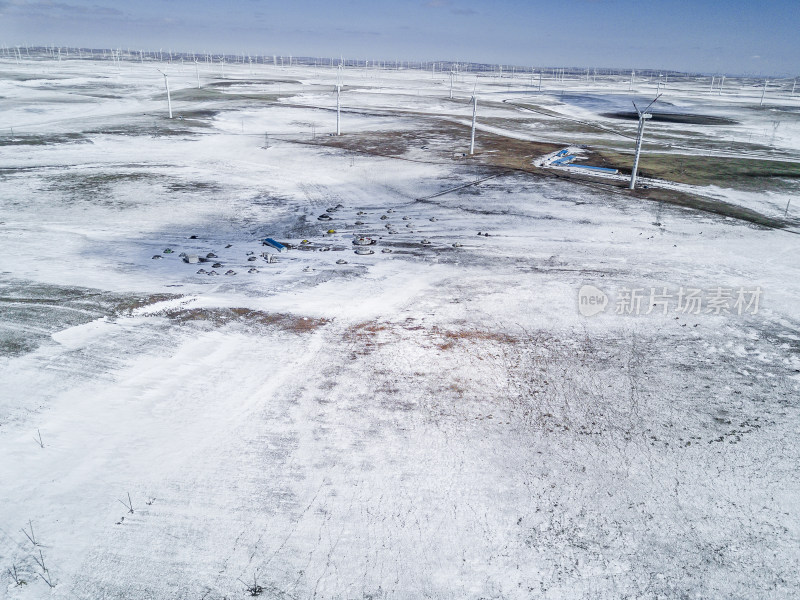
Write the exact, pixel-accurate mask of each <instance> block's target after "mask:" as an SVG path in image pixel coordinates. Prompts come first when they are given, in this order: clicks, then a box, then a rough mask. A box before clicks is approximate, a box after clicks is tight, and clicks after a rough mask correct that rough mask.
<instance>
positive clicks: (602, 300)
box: [578, 285, 608, 317]
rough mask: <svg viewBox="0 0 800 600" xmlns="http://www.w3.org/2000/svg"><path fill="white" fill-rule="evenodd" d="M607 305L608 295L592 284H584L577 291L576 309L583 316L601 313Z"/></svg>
mask: <svg viewBox="0 0 800 600" xmlns="http://www.w3.org/2000/svg"><path fill="white" fill-rule="evenodd" d="M606 306H608V296H607V295H606V293H605V292H604V291H603V290H599V289H597V288H596V287H594V286H593V285H584V286H583V287H581V289H580V290H579V291H578V310H579V311H580V313H581V314H582V315H583V316H584V317H592V316H594V315H596V314H597V313H601V312H603V311H604V310H605V309H606Z"/></svg>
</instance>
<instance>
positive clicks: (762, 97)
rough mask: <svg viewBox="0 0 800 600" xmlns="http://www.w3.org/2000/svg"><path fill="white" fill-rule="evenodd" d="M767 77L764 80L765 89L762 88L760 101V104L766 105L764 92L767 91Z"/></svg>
mask: <svg viewBox="0 0 800 600" xmlns="http://www.w3.org/2000/svg"><path fill="white" fill-rule="evenodd" d="M767 81H768V80H767V79H765V80H764V89H763V90H761V102H759V103H758V105H759V106H764V94H766V93H767Z"/></svg>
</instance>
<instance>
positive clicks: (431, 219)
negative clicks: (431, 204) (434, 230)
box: [428, 217, 439, 223]
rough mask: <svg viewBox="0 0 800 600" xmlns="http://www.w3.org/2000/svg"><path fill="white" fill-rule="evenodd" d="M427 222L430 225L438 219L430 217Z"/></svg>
mask: <svg viewBox="0 0 800 600" xmlns="http://www.w3.org/2000/svg"><path fill="white" fill-rule="evenodd" d="M428 220H429V221H430V222H431V223H435V222H436V221H438V220H439V219H437V218H436V217H431V218H430V219H428Z"/></svg>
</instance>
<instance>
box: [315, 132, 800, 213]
mask: <svg viewBox="0 0 800 600" xmlns="http://www.w3.org/2000/svg"><path fill="white" fill-rule="evenodd" d="M469 131H470V129H469V127H468V126H466V125H462V124H460V123H452V122H449V121H444V120H440V121H436V122H435V124H431V125H430V126H429V127H426V128H423V129H419V130H413V131H380V132H368V133H360V134H347V135H342V136H338V137H327V138H318V139H317V140H316V141H315V142H312V143H314V144H318V145H325V146H333V147H336V148H342V149H344V150H348V151H351V152H357V153H364V154H370V155H374V156H386V157H392V158H401V159H404V160H415V161H419V162H430V163H440V162H446V163H454V162H460V163H470V164H475V165H481V166H483V167H489V168H492V167H496V168H502V169H509V170H514V171H517V172H523V173H528V174H530V175H532V176H542V177H552V178H556V179H564V180H568V181H573V182H575V183H579V184H582V185H589V186H591V187H596V188H597V189H604V190H613V191H614V192H615V193H618V194H622V195H626V196H632V197H634V198H638V199H641V200H654V201H658V202H666V203H668V204H674V205H676V206H683V207H685V208H691V209H694V210H699V211H702V212H706V213H710V214H715V215H719V216H722V217H729V218H732V219H737V220H740V221H745V222H748V223H753V224H755V225H759V226H762V227H769V228H773V229H780V228H784V227H786V226H787V225H789V224H791V223H789V222H786V221H784V220H781V219H776V218H772V217H768V216H766V215H763V214H761V213H759V212H757V211H754V210H751V209H748V208H744V207H741V206H737V205H735V204H729V203H727V202H722V201H720V200H716V199H713V198H708V197H704V196H701V195H699V194H690V193H687V192H683V191H678V190H674V189H665V188H657V187H650V188H639V189H637V190H634V191H629V190H628V189H627V187H628V186H627V182H625V181H614V180H608V179H604V178H598V177H593V176H591V175H585V174H577V173H572V172H568V171H559V172H554V171H553V170H552V169H540V168H538V167H535V166H534V165H533V161H534V160H535V159H536V158H538V157H540V156H542V155H545V154H549V153H551V152H554V151H556V150H559V149H561V148H563V144H554V143H550V142H537V141H528V140H518V139H515V138H509V137H505V136H502V135H498V134H495V133H489V132H485V131H481V132H480V133H479V135H478V136H477V138H476V152H475V154H474V155H473V156H466V154H465V153H466V151H467V144H468V140H469ZM423 146H425V147H426V148H427V149H428V151H429V153H430V160H426V159H424V158H416V157H415V158H413V159H411V158H408V157H407V156H406V155H407V154H408V152H409V150H411V149H412V148H422V147H423ZM454 149H456V151H454ZM622 158H623V157H622V156H621V155H616V154H613V153H609V152H608V151H603V152H595V151H591V150H590V151H588V155H587V164H592V165H595V166H600V167H611V168H620V169H621V171H622V172H623V173H624V172H625V170H626V168H625V166H624V161H622ZM651 162H652V161H651ZM684 162H685V161H684ZM722 162H724V161H722ZM722 162H720V163H719V164H722ZM751 162H752V161H751ZM767 162H770V168H772V167H775V166H776V165H777V164H778V163H775V162H774V161H767ZM653 164H655V163H653ZM681 164H684V163H681ZM621 165H622V166H621ZM712 166H718V165H717V163H714V165H712ZM778 166H781V170H779V171H768V170H767V171H765V170H764V169H765V168H766V167H765V165H760V164H759V165H755V166H753V165H750V167H751V171H752V170H753V169H755V171H752V172H751V171H748V173H747V174H748V176H751V177H754V176H756V175H758V176H762V179H763V177H766V176H767V175H769V176H770V177H772V178H775V177H778V176H783V175H785V174H786V173H789V172H790V171H791V172H790V175H791V176H793V177H794V176H795V175H796V172H795V170H793V169H794V167H791V168H788V167H786V165H785V164H783V163H781V164H780V165H778ZM706 167H707V170H709V169H710V170H713V169H711V166H709V165H706ZM784 167H786V168H784ZM681 168H683V167H681V166H680V165H678V166H675V167H673V168H672V170H669V169H667V168H664V169H663V172H661V171H659V172H657V173H653V175H654V176H658V175H663V176H664V177H665V178H666V179H667V180H676V181H682V180H683V179H685V178H683V177H677V176H675V173H677V172H678V171H680V169H681ZM740 168H741V167H740ZM786 169H789V170H788V171H787V170H786ZM643 176H647V173H644V174H643Z"/></svg>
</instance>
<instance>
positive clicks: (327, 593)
mask: <svg viewBox="0 0 800 600" xmlns="http://www.w3.org/2000/svg"><path fill="white" fill-rule="evenodd" d="M156 67H161V68H162V69H164V70H165V71H166V72H167V73H168V74H169V76H170V85H171V89H172V94H173V109H174V111H175V117H176V118H175V119H173V120H172V121H169V120H168V119H167V118H166V115H165V112H166V98H165V94H164V89H163V83H164V82H163V77H162V76H161V74H160V73H159V72H158V71H157V70H156ZM225 75H226V79H224V80H223V79H222V78H221V72H220V70H219V67H218V66H217V65H215V66H214V67H209V65H206V64H201V66H200V76H201V80H202V86H203V88H202V89H201V90H197V89H196V79H195V77H196V74H195V70H194V66H193V65H191V66H190V65H189V64H187V65H185V66H181V65H178V64H172V65H159V64H147V63H144V64H140V63H137V62H124V61H123V62H122V63H121V64H120V65H119V67H117V66H116V65H115V64H114V63H113V62H110V61H105V62H103V61H79V60H66V59H65V60H62V61H53V60H25V61H22V62H20V63H17V62H15V61H14V60H8V59H5V60H3V61H0V115H2V122H1V123H0V126H1V127H3V130H2V132H0V240H2V246H3V252H2V254H0V288H2V289H1V290H0V339H2V345H1V346H0V349H2V356H0V382H1V387H0V598H9V599H13V600H22V599H30V598H43V597H51V598H81V599H91V600H97V599H101V598H107V599H111V598H137V599H138V598H154V599H167V598H170V599H171V598H197V599H201V598H207V599H209V600H210V599H222V598H240V597H247V596H248V595H249V594H250V592H248V587H251V588H252V587H253V586H256V585H257V586H260V587H261V588H262V589H263V594H264V596H265V597H268V598H297V599H305V598H320V599H322V598H329V599H339V598H341V599H345V598H347V599H355V598H362V599H366V598H372V599H379V598H387V599H388V598H436V599H475V600H477V599H479V598H497V599H501V598H503V599H512V598H513V599H523V598H543V599H545V598H546V599H557V598H564V599H575V598H593V599H595V598H726V599H728V598H748V599H752V598H791V597H795V596H796V593H797V589H800V550H799V548H800V500H798V499H799V498H800V480H799V479H798V472H797V465H798V459H800V447H799V446H798V441H799V440H800V425H798V424H800V418H799V417H800V414H798V413H799V412H800V411H798V392H799V391H800V353H799V351H800V332H799V331H798V324H799V319H798V318H799V317H800V315H799V314H798V296H799V295H800V269H798V266H797V258H796V257H797V255H798V251H799V250H800V238H798V236H797V234H796V233H793V231H789V230H780V229H766V228H762V227H757V226H754V225H752V224H749V223H746V222H743V221H737V220H734V219H731V218H724V217H719V216H716V215H713V214H708V213H702V212H697V211H693V210H688V209H684V208H678V207H673V206H670V205H669V204H657V203H654V202H651V201H648V200H642V199H637V198H634V197H631V196H628V195H625V194H621V193H617V192H613V191H612V190H610V189H609V190H607V191H606V190H603V189H600V188H598V187H593V186H586V185H583V184H581V183H580V182H575V181H568V180H559V179H552V178H545V177H541V176H536V175H532V174H526V173H518V172H513V171H505V170H498V169H492V168H489V167H487V166H485V165H481V164H477V163H472V162H470V161H469V160H465V159H463V158H456V159H454V158H453V156H452V154H455V156H456V157H459V156H460V153H462V152H465V151H466V148H467V146H468V139H445V137H446V136H445V134H441V135H440V136H439V137H436V135H435V134H434V133H430V132H431V131H433V130H434V129H433V128H432V126H431V123H432V122H435V123H447V122H456V123H468V122H469V118H470V115H471V111H470V107H469V104H468V103H467V99H468V98H469V96H470V94H471V92H472V89H473V87H476V86H475V84H474V78H473V77H470V76H463V77H462V78H461V79H459V80H457V81H456V83H455V86H456V89H455V96H456V99H455V101H454V100H450V99H449V98H448V96H449V79H448V78H446V77H444V76H442V75H440V74H431V73H430V72H419V71H408V70H399V71H384V70H378V69H366V68H364V69H352V70H346V71H345V75H344V77H345V90H346V92H345V94H343V97H342V104H343V107H344V112H343V115H342V127H343V132H344V134H345V135H344V136H343V138H344V139H347V138H348V136H352V135H353V134H358V135H359V136H362V137H363V139H368V138H369V136H376V137H380V138H381V139H383V140H387V139H392V138H402V136H403V135H405V134H408V133H409V132H417V133H421V135H423V136H425V135H430V138H431V148H430V149H428V148H424V149H423V148H421V147H419V146H414V147H410V148H408V149H407V151H406V152H405V153H400V154H398V153H397V152H395V154H396V156H394V157H390V156H385V155H384V156H380V155H379V154H381V153H380V152H373V153H366V152H356V151H352V150H344V149H340V148H336V147H332V146H330V145H328V142H329V141H330V139H331V138H330V137H329V134H330V133H331V132H332V131H334V128H335V113H334V111H333V109H334V107H335V97H334V95H333V93H332V90H333V85H334V82H335V80H336V71H335V70H332V69H324V68H315V67H312V66H294V65H293V66H291V67H286V68H277V67H274V66H265V65H255V66H252V67H251V66H249V65H227V66H226V68H225ZM528 83H529V84H532V83H533V81H531V82H528ZM545 83H546V85H553V86H555V85H556V83H555V82H552V84H548V83H547V82H545ZM578 85H581V86H583V85H584V84H583V83H580V82H576V83H575V84H574V86H573V87H577V86H578ZM640 85H641V86H642V87H644V86H645V83H644V82H643V83H641V84H640ZM648 85H649V84H648ZM726 85H728V86H730V87H729V88H728V89H726V90H725V91H726V94H728V95H725V96H723V95H718V94H716V92H714V93H709V92H708V91H707V83H705V82H704V81H694V80H687V81H685V82H681V84H680V85H678V84H677V83H676V84H675V87H674V88H668V89H674V91H672V92H671V93H672V95H673V98H672V101H673V102H674V103H676V104H679V105H681V107H682V110H689V109H690V108H691V106H703V110H704V111H705V112H708V111H709V110H712V111H713V110H716V111H718V113H719V114H721V115H723V116H724V115H729V116H733V118H735V120H736V121H737V122H738V124H737V125H736V126H731V127H730V128H729V129H728V131H727V133H724V134H723V133H719V131H720V130H719V129H716V130H710V129H705V130H703V129H702V127H701V126H681V130H682V131H684V132H686V131H690V132H691V131H695V133H696V134H697V136H699V137H702V138H703V140H704V142H703V143H704V144H705V145H704V146H703V148H702V150H698V153H701V154H703V153H713V152H714V148H713V141H714V136H715V135H718V136H719V137H720V139H723V138H726V137H731V136H739V138H741V139H742V140H744V139H745V138H748V136H749V138H750V140H752V137H753V135H754V134H755V135H756V136H761V138H763V139H760V140H759V143H760V144H762V145H763V149H762V150H759V149H757V148H756V149H754V150H753V152H754V153H760V154H759V156H760V157H762V158H764V157H769V155H770V150H769V149H770V148H772V149H774V151H775V153H776V154H777V155H779V156H780V158H781V160H793V161H797V160H798V154H797V151H798V148H800V133H798V128H797V127H798V124H797V119H796V116H795V117H792V116H791V115H793V114H794V115H796V114H797V107H798V106H800V104H799V103H798V99H797V97H793V96H790V95H788V93H786V91H785V90H784V91H783V92H781V93H782V94H783V95H782V96H781V100H780V105H781V106H782V107H783V108H782V109H781V110H783V111H784V113H785V114H784V115H783V116H782V117H781V119H782V121H781V124H780V126H778V127H769V128H768V129H769V131H766V133H764V128H765V123H767V122H768V120H769V116H767V115H765V113H764V112H763V111H760V112H759V111H756V110H755V109H754V108H753V107H754V106H757V105H758V102H759V94H760V89H758V88H755V87H753V86H752V85H745V83H742V82H739V83H738V84H737V82H736V81H730V82H728V83H727V84H726ZM585 86H586V87H589V86H590V84H589V82H588V81H587V82H586V83H585ZM627 87H628V81H627V80H626V79H620V80H619V81H598V82H595V81H592V82H591V89H590V90H585V91H586V93H589V92H590V93H591V94H594V95H595V96H596V97H602V96H604V95H607V96H609V97H610V98H611V97H613V98H616V96H615V95H620V94H625V93H627ZM651 87H652V86H651ZM477 88H478V90H479V93H481V94H482V95H481V100H480V104H479V111H480V112H479V115H480V117H481V118H490V119H494V120H493V121H492V122H491V125H485V124H482V125H481V128H479V130H478V152H479V155H480V153H481V140H480V137H481V131H488V130H489V129H488V128H489V127H491V130H492V131H493V132H494V133H498V132H499V133H501V134H503V133H505V134H507V135H508V136H509V138H513V139H517V140H520V139H521V140H532V141H534V140H546V141H553V142H559V143H561V142H564V143H571V142H573V141H576V142H581V143H585V142H586V139H585V138H582V139H580V140H573V138H572V137H571V133H570V131H569V130H564V129H563V128H562V129H559V127H560V125H563V123H564V121H559V120H557V119H552V120H550V121H548V119H549V118H550V117H543V118H542V120H529V118H530V116H531V115H530V113H527V112H525V111H524V110H522V109H520V108H516V107H514V106H512V105H508V104H507V103H504V101H505V100H508V101H512V102H519V101H522V100H521V98H522V97H523V96H524V94H522V93H521V90H522V91H525V92H526V93H530V89H528V88H525V79H524V78H520V79H519V80H510V81H504V80H502V79H497V78H495V79H494V80H493V79H492V78H483V79H482V80H480V82H479V84H478V85H477ZM751 88H752V89H751ZM728 90H730V92H728ZM573 91H574V90H573ZM640 93H641V94H642V95H644V94H645V93H650V91H649V90H644V89H642V90H640ZM567 96H568V95H567ZM487 97H490V99H487ZM613 98H612V99H610V100H608V102H609V103H611V104H613V103H614V102H617V100H614V99H613ZM667 98H669V96H667ZM484 99H486V100H484ZM569 99H570V98H569V96H568V97H567V98H566V99H564V98H563V94H562V95H561V96H560V95H559V94H558V93H556V92H553V93H547V90H545V93H543V94H541V95H538V96H537V102H538V104H539V105H541V106H543V105H547V106H549V107H550V110H552V111H558V112H560V113H563V114H565V115H570V116H571V117H573V118H575V119H582V120H586V119H592V120H594V122H597V123H604V124H605V126H609V127H610V126H611V125H612V124H613V126H614V127H618V128H621V129H622V130H624V131H628V132H631V131H634V130H635V122H625V121H613V120H611V119H606V118H605V117H602V116H600V115H599V111H605V110H606V108H605V107H604V106H605V105H604V104H603V102H599V101H596V102H599V103H600V104H601V105H603V108H600V109H597V110H594V111H593V109H592V106H593V104H592V103H591V102H573V103H572V104H570V102H569ZM709 105H713V106H711V108H709ZM687 107H689V108H687ZM767 110H769V108H768V109H767ZM787 115H788V116H787ZM179 117H182V118H179ZM12 127H13V133H12V132H11V128H12ZM648 127H649V128H650V125H648ZM648 131H653V132H656V133H659V132H663V134H661V135H663V136H669V135H670V134H669V125H668V124H660V125H659V124H655V123H654V124H653V127H652V128H650V129H648ZM697 132H700V133H697ZM265 134H267V135H266V136H265ZM598 135H599V134H598ZM770 135H771V137H770ZM601 137H602V136H601ZM678 138H680V139H678ZM360 139H361V138H360ZM676 139H678V141H677V142H676V143H678V142H679V143H680V144H683V145H684V146H690V145H691V143H692V139H693V138H692V136H690V135H688V134H686V135H684V133H681V134H677V137H676ZM598 141H599V143H607V142H608V139H603V140H601V139H600V138H598ZM673 141H675V140H673ZM437 144H438V146H437ZM443 146H446V147H447V148H448V149H450V150H451V152H450V153H448V155H447V156H443V155H442V152H441V151H440V150H441V147H443ZM709 147H710V148H711V149H709ZM437 148H438V150H437ZM726 152H728V150H727V149H726V148H724V147H720V148H719V153H720V155H725V154H726ZM490 175H497V176H496V177H493V178H491V179H487V180H486V181H484V182H482V183H480V184H478V185H474V186H467V187H460V186H462V185H463V184H466V183H470V182H473V181H477V180H479V179H483V178H485V177H488V176H490ZM684 187H685V188H691V187H692V186H684ZM453 188H459V189H454V191H451V192H449V193H444V194H441V195H437V194H439V193H440V192H444V191H446V190H450V189H453ZM693 191H695V192H696V193H698V194H703V195H705V196H708V197H712V198H717V199H721V200H725V201H727V202H730V203H734V204H743V205H745V206H748V207H749V208H753V209H754V210H757V211H758V210H760V211H762V212H763V213H764V214H767V215H768V216H776V215H778V216H780V215H782V214H783V212H784V211H783V204H784V201H787V200H789V199H791V197H792V196H791V194H788V195H787V194H786V192H785V191H784V192H783V194H784V195H781V192H776V191H774V190H771V191H769V192H765V193H764V194H763V195H761V196H759V194H758V193H757V192H754V191H753V190H752V189H748V190H740V189H730V188H728V187H726V186H725V185H724V184H722V183H720V184H718V185H714V186H710V187H708V188H703V189H701V188H695V189H694V190H693ZM339 205H341V206H339ZM796 208H797V207H796V206H795V207H794V209H795V210H796ZM328 209H335V210H332V211H329V213H328V214H330V215H331V217H332V219H331V220H330V221H319V220H318V219H317V217H318V216H319V215H320V214H322V213H324V212H326V211H327V210H328ZM791 212H792V208H790V210H789V213H790V214H791ZM795 214H796V212H795ZM356 223H360V224H356ZM329 229H333V230H334V231H335V233H331V234H329V233H326V232H327V231H328V230H329ZM478 232H481V233H488V234H489V235H488V236H484V235H480V236H479V235H477V234H478ZM354 233H359V234H362V235H371V236H373V237H375V238H376V239H377V244H376V245H375V246H371V247H370V248H372V249H374V251H375V252H374V254H371V255H356V254H355V253H354V251H353V248H354V247H353V246H352V244H351V241H352V239H353V234H354ZM264 237H273V238H276V239H278V240H280V241H283V242H289V243H291V244H292V245H294V246H295V248H293V249H292V250H290V251H289V252H285V253H280V254H277V253H274V252H273V254H275V255H276V256H277V259H278V262H273V263H268V262H266V261H265V260H264V259H263V258H262V256H261V254H262V252H265V251H268V252H272V249H271V248H267V247H265V246H262V245H261V243H260V240H261V239H262V238H264ZM304 240H307V241H308V242H309V243H307V244H303V243H302V242H303V241H304ZM423 240H424V241H425V242H429V243H423ZM167 249H169V250H172V252H165V250H167ZM384 250H391V252H384ZM181 253H188V254H197V255H200V256H202V257H205V256H206V255H207V254H208V253H214V254H216V258H214V257H212V258H211V260H209V262H204V263H200V264H187V263H185V262H183V261H182V259H181V258H180V256H179V255H180V254H181ZM154 257H159V258H154ZM251 258H254V259H255V260H250V259H251ZM215 262H219V263H220V264H221V266H220V267H217V268H213V267H212V264H213V263H215ZM200 269H203V270H204V271H211V270H214V271H216V272H217V273H218V275H207V274H202V273H201V274H198V270H200ZM250 269H255V270H256V272H253V273H250V272H249V270H250ZM229 270H230V271H233V272H235V274H231V275H225V273H226V272H228V271H229ZM583 285H593V286H595V287H597V288H599V289H600V290H602V291H604V292H606V293H607V294H608V296H609V298H610V303H609V305H608V307H607V309H606V310H605V312H603V313H601V314H599V315H596V316H592V317H585V316H582V315H581V313H580V311H579V306H578V292H579V289H581V287H582V286H583ZM681 288H697V289H701V290H705V291H706V297H708V295H710V294H711V291H712V290H715V289H717V288H725V289H730V290H736V289H739V288H746V289H748V290H752V289H756V288H758V289H760V290H761V292H762V295H761V297H760V303H759V306H758V310H757V311H754V310H749V311H744V312H743V314H737V312H738V311H736V310H735V309H734V308H733V305H732V303H731V305H730V306H729V308H730V310H729V312H724V311H723V312H721V314H714V311H712V312H710V313H709V312H706V309H705V307H703V309H702V311H701V312H700V314H686V313H684V312H678V311H676V310H675V309H676V305H675V298H674V297H673V298H672V300H671V303H670V305H669V307H668V308H669V310H668V311H667V314H664V313H663V312H662V310H661V308H660V307H658V308H656V310H652V311H651V312H649V314H645V313H648V306H647V305H648V304H649V300H647V299H649V294H650V291H651V289H655V290H658V291H659V292H660V291H661V290H665V291H666V292H668V293H669V294H670V295H673V296H677V294H678V293H679V290H680V289H681ZM626 289H627V290H631V289H639V290H642V293H643V294H644V295H645V297H646V298H647V299H646V300H645V302H644V303H643V304H642V307H641V311H640V313H641V314H638V315H636V314H617V306H618V305H619V306H620V307H621V306H622V305H621V304H619V302H620V300H621V299H623V298H624V294H625V290H626ZM39 436H41V438H39ZM39 440H41V442H42V444H43V447H42V445H41V444H40V443H39ZM128 494H130V499H131V501H132V505H133V506H132V508H133V510H132V512H130V511H129V510H128V508H127V507H126V506H123V504H124V503H127V502H128ZM31 527H32V529H33V530H32V531H31ZM23 530H24V531H23ZM26 532H27V533H26ZM29 536H30V537H29ZM34 541H35V543H34ZM14 569H16V575H15V574H14ZM17 579H19V580H20V581H23V582H24V583H23V584H20V583H18V582H17ZM47 581H49V582H50V584H51V585H52V587H50V585H49V584H48V583H47Z"/></svg>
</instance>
